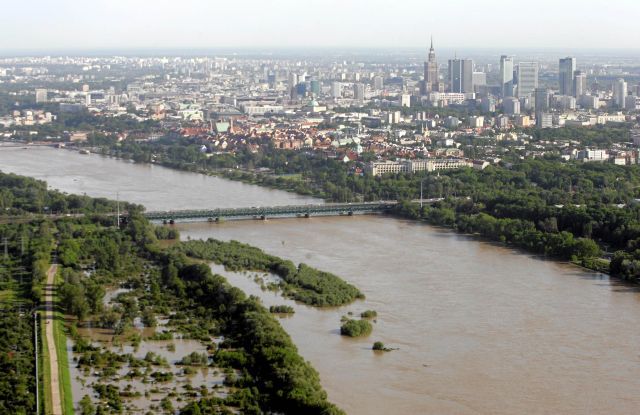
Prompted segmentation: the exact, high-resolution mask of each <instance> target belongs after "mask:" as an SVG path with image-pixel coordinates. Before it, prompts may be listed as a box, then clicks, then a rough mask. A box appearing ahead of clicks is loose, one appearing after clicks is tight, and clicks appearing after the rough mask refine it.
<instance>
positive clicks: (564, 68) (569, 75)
mask: <svg viewBox="0 0 640 415" xmlns="http://www.w3.org/2000/svg"><path fill="white" fill-rule="evenodd" d="M575 72H576V58H570V57H568V58H563V59H560V71H559V76H558V81H559V83H560V95H571V96H573V78H574V76H575Z"/></svg>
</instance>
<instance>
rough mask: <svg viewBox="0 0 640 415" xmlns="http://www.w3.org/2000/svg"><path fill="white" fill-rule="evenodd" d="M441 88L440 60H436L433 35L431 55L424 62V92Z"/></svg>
mask: <svg viewBox="0 0 640 415" xmlns="http://www.w3.org/2000/svg"><path fill="white" fill-rule="evenodd" d="M439 89H440V87H439V80H438V61H437V60H436V51H435V49H434V48H433V36H431V47H430V48H429V55H428V57H427V60H426V61H425V63H424V93H425V94H428V93H429V92H431V91H438V90H439Z"/></svg>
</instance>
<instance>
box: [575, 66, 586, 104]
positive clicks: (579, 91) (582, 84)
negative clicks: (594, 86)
mask: <svg viewBox="0 0 640 415" xmlns="http://www.w3.org/2000/svg"><path fill="white" fill-rule="evenodd" d="M586 92H587V74H586V73H584V72H582V71H575V76H574V79H573V96H574V97H576V98H580V97H581V96H582V95H584V94H586Z"/></svg>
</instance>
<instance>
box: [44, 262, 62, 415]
mask: <svg viewBox="0 0 640 415" xmlns="http://www.w3.org/2000/svg"><path fill="white" fill-rule="evenodd" d="M57 271H58V265H56V264H53V265H51V267H50V268H49V271H48V272H47V285H46V286H45V295H44V303H45V318H44V320H45V325H46V328H45V334H46V336H47V351H48V352H49V362H50V363H51V365H50V371H51V404H52V406H53V408H52V409H53V412H52V413H53V415H63V412H62V401H61V399H60V377H59V371H58V353H57V352H56V340H55V337H54V333H53V321H54V314H53V293H54V290H55V277H56V272H57Z"/></svg>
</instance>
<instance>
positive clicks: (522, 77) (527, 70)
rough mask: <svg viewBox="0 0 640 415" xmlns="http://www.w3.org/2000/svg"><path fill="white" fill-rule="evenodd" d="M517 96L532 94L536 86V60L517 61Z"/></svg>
mask: <svg viewBox="0 0 640 415" xmlns="http://www.w3.org/2000/svg"><path fill="white" fill-rule="evenodd" d="M517 73H518V98H522V97H527V96H529V97H530V96H532V95H533V93H534V91H535V89H536V88H537V87H538V62H520V63H518V70H517Z"/></svg>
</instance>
